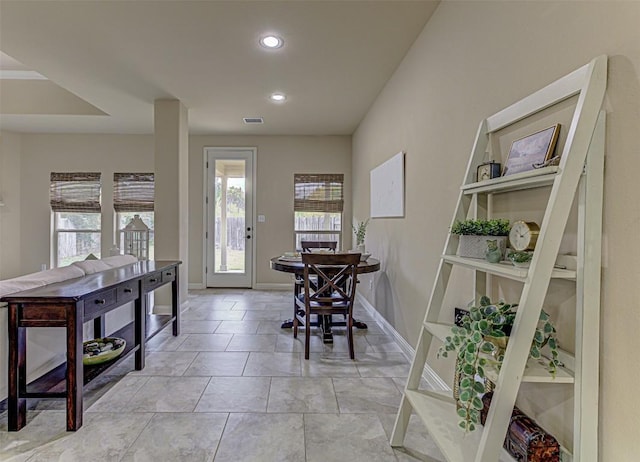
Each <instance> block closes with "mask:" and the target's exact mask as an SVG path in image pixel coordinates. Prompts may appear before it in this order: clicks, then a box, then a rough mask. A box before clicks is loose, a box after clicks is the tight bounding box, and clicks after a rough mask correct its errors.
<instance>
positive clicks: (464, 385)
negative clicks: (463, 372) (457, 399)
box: [460, 377, 472, 388]
mask: <svg viewBox="0 0 640 462" xmlns="http://www.w3.org/2000/svg"><path fill="white" fill-rule="evenodd" d="M471 385H472V380H471V379H470V378H469V377H465V378H463V379H462V380H460V388H469V387H470V386H471Z"/></svg>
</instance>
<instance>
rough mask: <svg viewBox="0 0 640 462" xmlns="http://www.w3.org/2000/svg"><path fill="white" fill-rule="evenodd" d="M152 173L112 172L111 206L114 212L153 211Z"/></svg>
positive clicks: (153, 189)
mask: <svg viewBox="0 0 640 462" xmlns="http://www.w3.org/2000/svg"><path fill="white" fill-rule="evenodd" d="M154 201H155V183H154V175H153V173H114V174H113V208H114V210H115V211H116V212H153V207H154Z"/></svg>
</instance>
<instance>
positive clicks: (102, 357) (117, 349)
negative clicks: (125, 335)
mask: <svg viewBox="0 0 640 462" xmlns="http://www.w3.org/2000/svg"><path fill="white" fill-rule="evenodd" d="M126 345H127V342H126V341H125V340H124V339H122V338H118V337H104V338H96V339H93V340H89V341H87V342H84V343H83V344H82V353H83V354H82V363H83V364H84V365H86V366H93V365H95V364H102V363H105V362H107V361H111V360H112V359H115V358H117V357H118V356H120V354H122V352H123V351H124V347H125V346H126Z"/></svg>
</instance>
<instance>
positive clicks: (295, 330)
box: [293, 308, 298, 338]
mask: <svg viewBox="0 0 640 462" xmlns="http://www.w3.org/2000/svg"><path fill="white" fill-rule="evenodd" d="M293 338H298V315H297V313H296V309H295V308H294V309H293Z"/></svg>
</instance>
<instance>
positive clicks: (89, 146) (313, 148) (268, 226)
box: [0, 133, 351, 285]
mask: <svg viewBox="0 0 640 462" xmlns="http://www.w3.org/2000/svg"><path fill="white" fill-rule="evenodd" d="M0 142H1V143H2V147H3V148H5V147H7V149H3V151H2V153H3V154H2V157H0V160H2V161H3V163H2V164H1V165H2V166H3V169H2V172H0V173H1V175H0V186H1V187H3V188H4V187H5V186H11V185H13V188H14V189H15V188H18V189H17V191H14V192H12V193H11V194H6V193H5V196H6V198H7V200H6V201H5V202H7V204H10V203H11V204H14V205H13V206H12V207H10V206H9V205H7V206H5V207H3V208H0V214H2V217H0V219H1V220H3V221H2V222H1V223H4V225H3V228H2V230H3V234H2V246H1V247H2V249H3V250H2V252H3V254H2V255H3V257H2V259H1V260H0V265H2V266H0V270H2V273H0V274H3V277H4V272H6V273H7V274H8V275H11V276H15V275H19V274H25V273H29V272H34V271H38V270H39V269H40V265H41V264H43V263H47V264H48V263H49V252H50V237H49V231H50V216H51V213H50V212H51V211H50V208H49V173H50V172H52V171H83V170H84V171H100V172H102V185H103V193H102V210H103V213H102V220H103V228H102V229H103V230H107V229H113V226H114V225H113V202H112V194H113V184H112V182H113V172H122V171H153V169H154V138H153V135H72V134H64V135H63V134H50V135H46V134H4V133H3V136H2V137H1V138H0ZM205 146H242V147H257V151H258V153H257V177H258V178H257V185H256V188H257V191H256V195H257V200H256V213H257V214H261V215H265V216H266V222H264V223H256V234H255V238H256V245H257V253H256V265H257V280H256V283H258V284H282V283H288V282H290V280H291V279H290V278H289V277H288V276H287V275H285V274H281V273H277V272H275V271H272V270H271V269H270V268H269V259H270V258H271V257H272V256H274V255H278V254H280V253H282V252H284V251H287V250H291V249H292V248H293V245H294V237H293V211H292V210H293V174H294V173H300V172H324V173H344V174H345V211H344V230H345V233H344V236H343V239H344V244H345V246H346V247H350V245H351V181H350V177H351V137H349V136H254V137H252V136H237V137H236V136H233V137H232V136H191V137H189V239H188V244H189V271H188V272H189V281H188V282H189V283H191V284H195V285H198V284H202V282H203V279H202V276H203V270H202V265H203V263H202V262H203V258H204V253H203V248H202V232H203V223H204V221H203V220H204V215H203V189H202V188H203V178H204V173H203V166H204V163H203V159H204V147H205ZM9 147H10V148H11V149H8V148H9ZM10 159H13V160H14V161H12V163H11V172H10V173H9V171H8V170H5V169H4V166H5V165H6V164H7V162H8V161H9V160H10ZM17 159H20V161H19V162H17ZM0 191H3V190H2V189H0ZM18 191H19V192H20V195H21V199H18V197H17V192H18ZM15 203H19V204H20V206H19V207H17V212H16V213H17V214H18V215H17V216H18V217H21V220H20V221H18V225H17V226H16V225H15V224H12V225H11V227H9V228H10V229H8V230H7V228H8V226H7V222H8V221H9V220H8V219H7V221H4V220H5V217H6V216H8V215H5V212H7V213H8V212H10V211H12V210H15V209H14V207H16V205H15ZM20 210H22V211H24V210H29V211H30V213H28V214H27V213H22V214H20V213H19V212H20ZM9 233H11V234H9ZM5 237H6V239H5ZM20 242H22V245H21V246H20V245H19V243H20ZM112 244H113V242H112V237H111V234H110V233H106V232H105V233H104V235H103V239H102V249H103V251H104V252H106V251H107V250H108V249H109V248H110V247H111V246H112ZM12 249H13V250H12ZM17 249H20V250H19V251H18V250H17ZM7 254H8V255H12V256H6V255H7ZM3 261H4V263H3ZM6 277H9V276H6Z"/></svg>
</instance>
